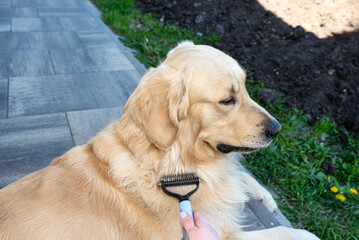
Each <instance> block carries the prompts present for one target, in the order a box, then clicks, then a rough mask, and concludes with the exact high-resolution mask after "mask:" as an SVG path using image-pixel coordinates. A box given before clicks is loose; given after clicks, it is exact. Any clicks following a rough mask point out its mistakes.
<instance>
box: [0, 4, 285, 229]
mask: <svg viewBox="0 0 359 240" xmlns="http://www.w3.org/2000/svg"><path fill="white" fill-rule="evenodd" d="M145 72H146V69H145V67H144V66H143V65H142V64H141V63H139V62H138V61H137V60H136V59H135V58H134V57H133V55H132V53H131V51H130V50H129V49H127V48H126V47H124V46H123V45H122V43H121V42H120V41H119V40H118V37H116V36H115V35H114V34H113V33H112V32H111V30H110V29H109V28H108V27H107V26H106V25H105V24H104V23H103V22H102V21H101V20H100V18H99V12H98V11H97V9H96V8H95V7H94V6H93V5H92V4H91V3H89V2H87V1H85V0H0V188H2V187H5V186H6V185H8V184H10V183H11V182H13V181H15V180H17V179H19V178H21V177H23V176H24V175H26V174H28V173H30V172H33V171H36V170H38V169H41V168H44V167H46V166H47V165H48V164H49V163H50V162H51V161H52V159H53V158H55V157H57V156H60V155H62V154H63V153H65V152H66V151H68V150H69V149H71V148H72V147H73V146H75V145H80V144H85V143H86V142H87V141H88V140H89V139H90V138H92V137H93V136H95V134H96V133H97V132H99V131H101V130H102V129H103V128H104V127H105V126H107V125H108V124H109V123H110V122H111V121H112V120H116V119H119V118H120V117H121V114H122V110H123V107H124V105H125V103H126V101H127V99H128V97H129V96H130V94H131V93H132V92H133V90H134V89H135V88H136V86H137V84H138V82H139V80H140V78H141V76H142V75H143V74H144V73H145ZM246 211H247V213H248V218H247V222H248V224H249V225H248V227H247V230H253V229H264V228H270V227H273V226H278V225H286V226H290V224H289V222H288V221H287V220H286V219H285V218H284V217H283V216H282V215H281V213H280V212H279V213H276V214H271V213H270V212H269V211H268V210H267V209H266V208H265V207H264V205H263V204H261V203H258V202H251V203H249V204H248V205H247V207H246Z"/></svg>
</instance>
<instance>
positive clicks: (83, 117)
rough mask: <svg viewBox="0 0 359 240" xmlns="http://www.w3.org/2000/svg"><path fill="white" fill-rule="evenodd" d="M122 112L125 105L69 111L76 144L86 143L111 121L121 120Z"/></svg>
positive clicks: (68, 116)
mask: <svg viewBox="0 0 359 240" xmlns="http://www.w3.org/2000/svg"><path fill="white" fill-rule="evenodd" d="M122 112H123V107H116V108H103V109H93V110H85V111H74V112H67V119H68V121H69V125H70V129H71V133H72V137H73V139H74V142H75V144H76V145H82V144H86V143H87V142H88V141H89V140H90V139H91V138H93V137H94V136H96V134H97V133H99V132H100V131H102V130H103V129H104V128H105V127H106V126H107V125H109V124H110V123H111V122H113V121H115V120H119V119H120V118H121V116H122Z"/></svg>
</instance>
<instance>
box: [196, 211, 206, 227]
mask: <svg viewBox="0 0 359 240" xmlns="http://www.w3.org/2000/svg"><path fill="white" fill-rule="evenodd" d="M193 216H194V222H195V225H196V226H203V224H208V222H207V220H206V218H205V217H204V216H203V215H202V213H201V212H199V211H195V212H194V213H193Z"/></svg>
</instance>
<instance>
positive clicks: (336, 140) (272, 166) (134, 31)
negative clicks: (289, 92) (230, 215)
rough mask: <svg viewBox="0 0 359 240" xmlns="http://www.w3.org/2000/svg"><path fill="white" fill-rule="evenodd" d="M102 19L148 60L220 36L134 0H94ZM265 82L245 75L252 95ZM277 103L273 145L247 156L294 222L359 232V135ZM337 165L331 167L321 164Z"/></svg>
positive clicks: (350, 236)
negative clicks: (163, 17)
mask: <svg viewBox="0 0 359 240" xmlns="http://www.w3.org/2000/svg"><path fill="white" fill-rule="evenodd" d="M93 3H94V4H95V5H96V6H97V7H98V8H99V9H100V10H101V11H102V13H103V20H104V21H105V23H107V24H108V25H109V26H110V27H111V29H112V30H113V31H114V32H115V33H118V34H119V35H120V36H121V40H122V41H123V42H124V43H125V44H126V45H127V46H129V47H130V48H132V49H135V50H137V53H136V57H137V58H138V59H139V60H140V61H141V62H142V63H144V64H145V65H146V67H151V66H156V65H158V64H159V63H160V62H161V60H163V59H164V57H165V56H166V53H167V52H168V50H170V49H171V48H173V47H174V46H175V45H176V44H177V43H178V42H180V41H182V40H192V41H193V42H195V43H198V44H208V45H211V44H213V43H215V42H217V41H219V40H220V38H219V37H218V36H216V35H214V34H212V33H211V31H210V30H208V31H207V32H205V33H198V32H196V31H194V30H193V29H183V28H181V27H179V26H177V25H165V24H164V23H162V22H161V21H160V20H158V19H156V18H155V17H154V16H152V15H151V14H143V13H141V12H139V10H138V9H137V8H136V6H135V4H134V1H133V0H122V1H119V0H93ZM263 87H264V86H263V83H261V82H259V81H255V80H254V79H248V80H247V88H248V91H249V93H250V95H251V96H252V98H253V99H254V100H257V99H256V97H255V96H256V92H257V91H258V89H259V88H263ZM284 99H285V96H284V95H283V94H281V95H280V97H279V101H278V103H275V104H267V105H265V104H261V105H262V106H264V107H265V108H266V109H267V110H268V111H269V112H270V113H271V114H272V115H273V116H274V117H276V118H277V119H278V120H279V121H280V122H281V124H282V131H281V133H280V134H279V136H278V137H277V138H276V140H275V141H274V142H273V143H272V144H271V145H270V146H269V147H268V148H267V149H263V150H261V151H259V152H256V153H254V154H250V155H247V156H246V160H245V161H244V162H243V165H245V166H246V167H247V168H248V169H249V170H250V171H251V172H252V173H253V174H254V175H255V176H256V178H257V179H258V180H259V181H261V182H262V183H263V184H265V185H266V186H268V187H269V188H270V189H272V190H273V191H274V192H276V194H277V195H278V196H279V197H278V199H276V200H277V202H278V205H279V208H280V210H281V211H282V212H283V213H284V215H285V216H286V217H287V218H288V219H289V221H290V222H291V223H292V225H293V226H294V227H296V228H305V229H307V230H309V231H311V232H313V233H315V234H316V235H317V236H318V237H320V238H321V239H331V240H332V239H333V240H334V239H343V240H344V239H346V240H354V239H356V240H358V239H359V233H358V232H359V195H358V193H357V191H358V190H359V185H358V184H359V140H358V134H354V133H348V132H347V131H346V130H345V129H344V128H342V127H340V126H337V125H336V124H335V123H334V122H333V121H332V120H331V118H330V117H323V118H321V119H311V118H310V116H308V115H306V114H304V113H303V112H302V111H300V110H298V109H295V108H287V107H285V106H284ZM329 161H330V162H332V163H333V164H334V166H335V168H336V169H335V170H334V171H332V172H331V173H327V174H326V173H325V172H324V170H323V168H322V164H323V163H325V162H329Z"/></svg>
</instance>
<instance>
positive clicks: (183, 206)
mask: <svg viewBox="0 0 359 240" xmlns="http://www.w3.org/2000/svg"><path fill="white" fill-rule="evenodd" d="M179 208H180V211H184V212H186V213H187V214H190V215H191V217H192V219H194V218H193V211H192V206H191V202H190V201H189V200H184V201H181V202H180V203H179ZM183 238H184V240H188V237H187V233H186V230H184V228H183Z"/></svg>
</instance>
